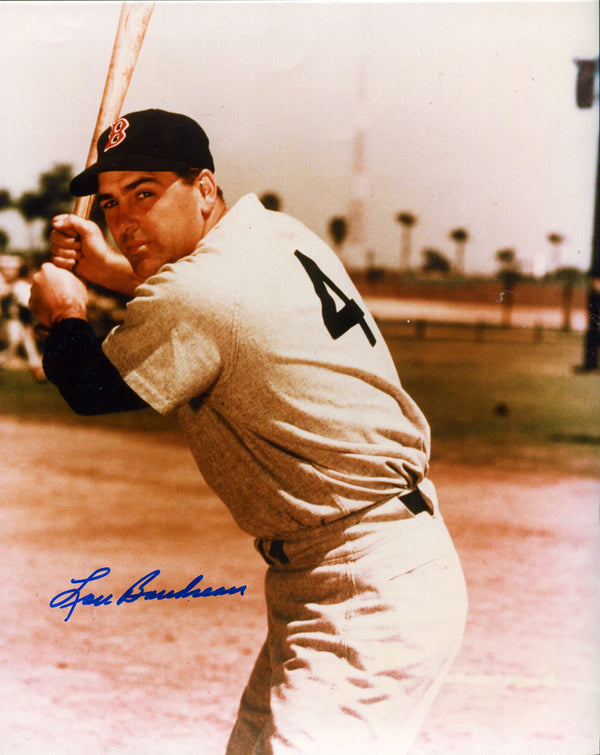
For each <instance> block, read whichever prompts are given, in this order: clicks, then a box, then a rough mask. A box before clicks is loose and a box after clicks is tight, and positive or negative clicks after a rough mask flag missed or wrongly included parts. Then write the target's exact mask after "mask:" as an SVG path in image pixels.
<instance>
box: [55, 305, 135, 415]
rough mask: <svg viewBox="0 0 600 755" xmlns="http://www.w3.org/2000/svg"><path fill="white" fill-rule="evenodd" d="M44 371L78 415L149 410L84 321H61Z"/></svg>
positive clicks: (56, 329) (56, 327)
mask: <svg viewBox="0 0 600 755" xmlns="http://www.w3.org/2000/svg"><path fill="white" fill-rule="evenodd" d="M43 364H44V372H45V373H46V377H47V378H48V380H50V382H51V383H53V384H54V385H55V386H56V387H57V388H58V390H59V391H60V393H61V395H62V397H63V398H64V399H65V401H66V402H67V404H68V405H69V406H70V407H71V409H72V410H73V411H74V412H76V413H77V414H83V415H86V416H91V415H95V414H111V413H113V412H129V411H133V410H135V409H147V408H148V404H147V403H146V402H145V401H144V400H143V399H142V398H140V397H139V396H138V395H137V393H135V392H134V391H133V390H132V389H131V388H130V387H129V386H128V385H127V383H126V382H125V381H124V380H123V378H122V377H121V375H120V374H119V371H118V370H117V368H116V367H115V366H114V364H113V363H112V362H111V361H110V360H109V359H108V357H107V356H106V355H105V354H104V352H103V351H102V341H101V340H99V339H98V338H97V336H96V334H95V333H94V330H93V329H92V327H91V325H90V324H89V323H88V322H86V321H85V320H80V319H76V318H68V319H66V320H61V321H60V322H58V323H57V324H56V325H54V326H53V327H52V329H51V330H50V334H49V335H48V339H47V341H46V345H45V348H44V358H43Z"/></svg>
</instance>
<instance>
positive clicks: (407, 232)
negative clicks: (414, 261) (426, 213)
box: [396, 212, 417, 272]
mask: <svg viewBox="0 0 600 755" xmlns="http://www.w3.org/2000/svg"><path fill="white" fill-rule="evenodd" d="M396 222H397V223H400V225H401V226H402V240H401V243H400V270H401V271H402V272H408V271H409V270H410V256H411V242H412V228H413V226H414V225H415V223H416V222H417V218H416V216H415V215H413V214H412V213H411V212H399V213H398V214H397V215H396Z"/></svg>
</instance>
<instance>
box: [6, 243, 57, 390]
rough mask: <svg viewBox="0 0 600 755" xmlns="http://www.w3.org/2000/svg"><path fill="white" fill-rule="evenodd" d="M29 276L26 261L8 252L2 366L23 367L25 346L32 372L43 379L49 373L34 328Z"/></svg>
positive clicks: (27, 362)
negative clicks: (46, 372) (4, 340)
mask: <svg viewBox="0 0 600 755" xmlns="http://www.w3.org/2000/svg"><path fill="white" fill-rule="evenodd" d="M28 277H29V273H28V268H27V264H26V263H24V262H23V261H22V260H20V259H18V258H17V257H10V256H8V255H6V256H3V257H2V258H1V259H0V312H1V314H2V326H3V328H2V329H3V331H4V335H5V337H6V348H5V349H3V351H1V352H0V367H6V368H8V369H11V368H13V367H17V366H20V364H21V363H22V360H21V358H20V353H19V352H20V351H21V349H22V350H23V352H24V353H25V364H26V365H27V367H28V368H29V370H30V372H31V374H32V375H33V376H34V378H35V379H36V380H38V381H40V382H42V381H44V380H45V379H46V376H45V375H44V369H43V367H42V355H41V354H40V351H39V349H38V345H37V342H36V339H35V334H34V330H33V314H32V312H31V310H30V309H29V296H30V292H31V284H30V283H29V280H28Z"/></svg>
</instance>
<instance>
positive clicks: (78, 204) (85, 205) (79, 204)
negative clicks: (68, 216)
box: [73, 194, 95, 219]
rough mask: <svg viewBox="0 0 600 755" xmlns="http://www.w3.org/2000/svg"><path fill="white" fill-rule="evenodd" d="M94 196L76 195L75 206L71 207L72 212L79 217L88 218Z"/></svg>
mask: <svg viewBox="0 0 600 755" xmlns="http://www.w3.org/2000/svg"><path fill="white" fill-rule="evenodd" d="M94 196H95V195H93V194H92V195H91V196H88V197H77V200H76V201H75V207H74V208H73V213H74V214H75V215H78V216H79V217H80V218H85V219H87V218H89V216H90V214H91V212H92V205H93V204H94Z"/></svg>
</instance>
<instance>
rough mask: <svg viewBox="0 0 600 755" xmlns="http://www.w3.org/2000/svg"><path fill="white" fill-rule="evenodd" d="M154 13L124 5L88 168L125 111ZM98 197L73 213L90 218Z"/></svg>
mask: <svg viewBox="0 0 600 755" xmlns="http://www.w3.org/2000/svg"><path fill="white" fill-rule="evenodd" d="M153 10H154V3H130V2H123V3H122V4H121V14H120V16H119V23H118V26H117V32H116V34H115V42H114V45H113V51H112V55H111V59H110V64H109V66H108V73H107V74H106V83H105V84H104V93H103V94H102V100H101V102H100V109H99V110H98V117H97V119H96V127H95V128H94V134H93V136H92V142H91V145H90V151H89V153H88V157H87V161H86V164H85V167H86V168H89V166H90V165H92V164H93V163H95V162H96V143H97V141H98V137H99V136H100V134H101V133H102V132H103V131H104V130H105V129H107V128H108V127H109V126H110V125H111V123H114V121H116V120H117V118H118V117H119V115H121V107H122V106H123V101H124V100H125V95H126V94H127V90H128V88H129V82H130V81H131V77H132V75H133V70H134V68H135V65H136V63H137V59H138V56H139V54H140V50H141V47H142V43H143V41H144V36H145V34H146V29H147V28H148V23H149V21H150V16H151V15H152V11H153ZM93 203H94V197H93V196H88V197H78V198H77V200H76V202H75V208H74V210H73V212H74V213H75V215H79V217H82V218H89V216H90V212H91V209H92V205H93Z"/></svg>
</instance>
